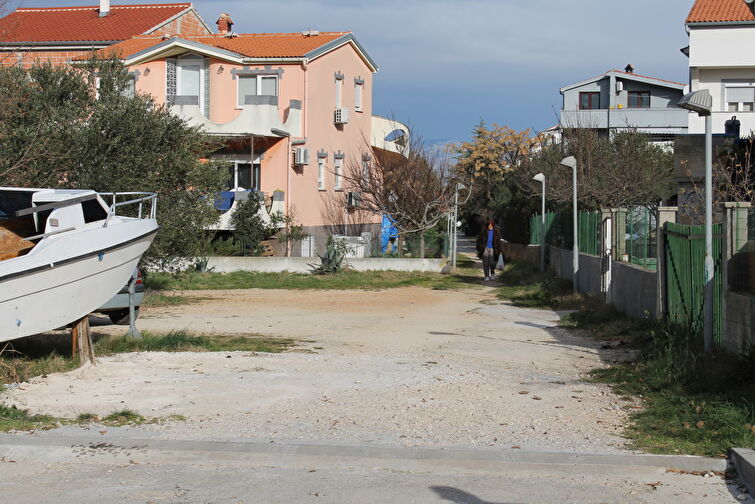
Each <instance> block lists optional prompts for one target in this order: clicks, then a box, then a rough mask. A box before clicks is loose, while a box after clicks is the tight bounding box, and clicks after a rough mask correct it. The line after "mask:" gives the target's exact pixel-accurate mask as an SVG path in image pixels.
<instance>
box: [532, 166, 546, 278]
mask: <svg viewBox="0 0 755 504" xmlns="http://www.w3.org/2000/svg"><path fill="white" fill-rule="evenodd" d="M532 179H533V180H537V181H538V182H540V183H542V184H543V202H542V203H543V204H542V208H541V210H540V272H541V273H542V272H544V271H545V174H543V173H538V174H537V175H535V176H534V177H532Z"/></svg>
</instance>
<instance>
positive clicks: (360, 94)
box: [354, 82, 364, 112]
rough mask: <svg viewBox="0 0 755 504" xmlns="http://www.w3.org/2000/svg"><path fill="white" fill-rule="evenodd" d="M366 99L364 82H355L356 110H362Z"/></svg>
mask: <svg viewBox="0 0 755 504" xmlns="http://www.w3.org/2000/svg"><path fill="white" fill-rule="evenodd" d="M363 100H364V83H362V82H355V83H354V112H362V103H363Z"/></svg>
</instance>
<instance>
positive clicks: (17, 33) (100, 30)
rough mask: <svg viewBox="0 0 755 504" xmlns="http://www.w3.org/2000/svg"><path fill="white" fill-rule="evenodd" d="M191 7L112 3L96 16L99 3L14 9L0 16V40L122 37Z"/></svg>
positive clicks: (61, 40)
mask: <svg viewBox="0 0 755 504" xmlns="http://www.w3.org/2000/svg"><path fill="white" fill-rule="evenodd" d="M190 7H191V4H190V3H179V4H141V5H113V6H111V7H110V14H108V15H107V16H104V17H99V5H97V6H90V7H50V8H46V7H45V8H43V7H39V8H22V9H16V10H15V11H14V12H12V13H11V14H8V15H7V16H5V17H4V18H2V19H0V41H2V42H74V41H87V42H89V41H92V42H94V41H117V40H125V39H128V38H131V37H133V36H134V35H139V34H142V33H145V32H147V30H150V29H151V28H154V27H156V26H158V25H160V24H161V23H164V22H165V21H167V20H168V19H170V18H171V17H173V16H175V15H177V14H179V13H181V12H182V11H184V10H186V9H188V8H190Z"/></svg>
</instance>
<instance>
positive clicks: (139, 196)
mask: <svg viewBox="0 0 755 504" xmlns="http://www.w3.org/2000/svg"><path fill="white" fill-rule="evenodd" d="M104 197H106V198H107V199H108V203H106V202H105V200H104V199H103V198H104ZM124 198H132V199H130V200H127V201H119V199H121V200H122V199H124ZM125 206H129V207H130V208H132V209H133V210H132V211H131V212H130V213H132V214H133V215H134V216H133V217H127V216H124V215H118V210H119V209H122V208H123V207H125ZM156 211H157V197H156V195H155V194H152V193H101V194H98V193H95V192H94V191H87V190H67V189H65V190H63V189H19V188H11V187H0V342H3V341H8V340H12V339H16V338H22V337H24V336H30V335H32V334H38V333H41V332H45V331H50V330H53V329H56V328H59V327H63V326H65V325H67V324H70V323H72V322H76V321H78V320H80V319H81V318H82V317H84V316H86V315H87V314H89V313H91V312H92V311H94V310H96V309H97V308H98V307H100V306H102V305H103V304H104V303H105V302H106V301H108V300H109V299H110V298H111V297H112V296H113V295H114V294H115V293H117V292H118V291H119V290H120V289H121V288H122V287H123V285H124V284H125V283H126V282H127V281H128V279H129V277H130V276H131V275H132V274H133V271H134V268H135V267H136V265H137V263H138V262H139V260H140V259H141V257H142V254H143V253H144V252H145V251H146V250H147V249H148V248H149V246H150V244H151V243H152V240H153V239H154V237H155V235H156V234H157V231H158V225H157V220H156V219H155V217H156Z"/></svg>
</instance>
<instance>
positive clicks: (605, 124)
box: [561, 108, 687, 133]
mask: <svg viewBox="0 0 755 504" xmlns="http://www.w3.org/2000/svg"><path fill="white" fill-rule="evenodd" d="M561 126H562V127H564V128H596V129H606V128H609V127H610V128H637V129H638V130H641V131H653V130H664V131H666V132H669V133H682V132H684V131H685V130H686V128H687V111H685V110H682V109H676V108H658V109H639V108H636V109H633V108H623V109H590V110H562V111H561Z"/></svg>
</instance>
